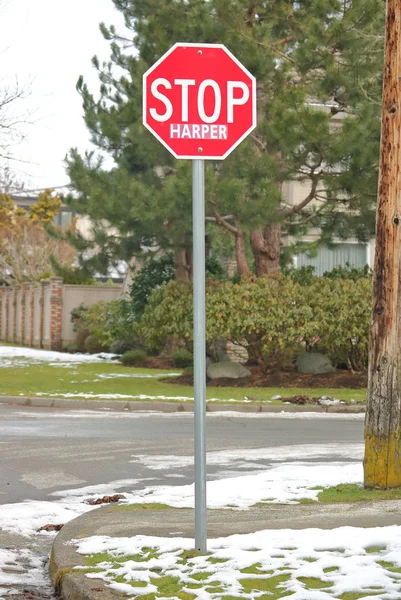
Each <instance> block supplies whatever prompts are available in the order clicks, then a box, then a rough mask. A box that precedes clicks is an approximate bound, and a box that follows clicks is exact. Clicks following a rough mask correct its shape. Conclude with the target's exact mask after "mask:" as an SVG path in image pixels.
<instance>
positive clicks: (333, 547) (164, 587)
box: [76, 527, 401, 600]
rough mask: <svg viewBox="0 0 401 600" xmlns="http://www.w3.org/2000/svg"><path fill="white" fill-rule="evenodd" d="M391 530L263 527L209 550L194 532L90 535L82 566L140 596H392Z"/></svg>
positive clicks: (398, 567)
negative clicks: (198, 546)
mask: <svg viewBox="0 0 401 600" xmlns="http://www.w3.org/2000/svg"><path fill="white" fill-rule="evenodd" d="M385 533H386V536H387V539H386V542H383V533H382V532H377V530H376V529H374V528H373V529H363V528H359V529H358V528H351V527H348V528H347V531H346V533H345V532H344V530H342V529H336V530H332V531H330V532H327V531H323V530H319V529H309V530H305V531H302V530H301V531H291V530H283V531H274V530H269V531H268V532H267V531H260V532H256V533H254V534H248V535H236V536H230V537H227V538H218V539H212V540H209V544H208V545H209V552H208V553H207V554H206V555H204V556H202V555H199V554H197V553H196V552H195V551H194V550H193V549H191V545H192V543H193V542H192V540H190V539H188V538H185V539H184V538H176V539H165V538H164V539H163V538H155V537H151V538H147V537H146V536H136V537H134V538H118V539H115V538H107V537H102V538H87V539H83V540H80V541H79V542H77V545H78V552H79V553H80V554H81V555H83V556H82V563H83V564H82V567H77V568H76V571H77V572H80V573H84V574H85V575H88V576H89V577H91V578H96V577H98V578H101V579H102V580H103V581H104V582H105V583H106V584H108V585H109V586H112V587H113V589H114V590H116V591H118V592H120V593H126V594H128V595H130V596H135V597H136V598H138V600H158V599H162V598H172V597H174V598H176V599H177V598H178V599H179V600H202V599H203V598H205V597H206V594H207V597H208V598H210V599H211V600H242V599H244V600H249V599H250V598H259V599H261V600H279V599H281V598H282V599H283V600H284V598H291V597H292V596H293V595H294V597H297V598H304V599H306V598H308V599H312V598H316V600H317V599H318V598H319V600H324V599H327V600H333V599H335V598H337V599H338V600H359V599H361V600H362V599H365V598H366V600H367V599H368V598H369V599H373V598H381V599H388V600H390V599H392V598H399V597H400V573H401V563H400V559H399V547H400V545H399V539H398V537H397V533H398V532H397V531H395V530H394V528H393V529H392V528H390V527H388V528H386V530H385ZM328 534H329V535H328ZM92 581H93V582H94V581H96V579H92ZM205 593H206V594H205Z"/></svg>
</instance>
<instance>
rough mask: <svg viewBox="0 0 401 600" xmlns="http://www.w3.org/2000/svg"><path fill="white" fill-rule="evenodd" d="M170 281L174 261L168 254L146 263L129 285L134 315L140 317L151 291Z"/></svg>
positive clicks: (172, 274) (172, 276)
mask: <svg viewBox="0 0 401 600" xmlns="http://www.w3.org/2000/svg"><path fill="white" fill-rule="evenodd" d="M172 279H174V259H173V257H172V256H171V255H170V254H164V255H163V256H159V257H157V258H153V259H152V260H149V261H148V262H146V263H145V264H144V265H143V267H142V268H141V269H140V270H139V271H138V273H137V275H135V277H134V279H133V281H132V285H131V290H130V296H131V299H132V307H133V312H134V314H135V315H136V316H137V317H140V316H141V315H142V313H143V311H144V310H145V306H146V304H147V303H148V300H149V296H150V294H151V293H152V292H153V290H155V289H157V288H158V287H160V286H161V285H164V284H165V283H167V282H168V281H171V280H172Z"/></svg>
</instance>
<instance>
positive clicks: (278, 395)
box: [270, 394, 281, 400]
mask: <svg viewBox="0 0 401 600" xmlns="http://www.w3.org/2000/svg"><path fill="white" fill-rule="evenodd" d="M270 399H271V400H281V396H280V394H276V395H275V396H272V397H271V398H270Z"/></svg>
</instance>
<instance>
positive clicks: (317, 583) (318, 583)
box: [298, 577, 333, 590]
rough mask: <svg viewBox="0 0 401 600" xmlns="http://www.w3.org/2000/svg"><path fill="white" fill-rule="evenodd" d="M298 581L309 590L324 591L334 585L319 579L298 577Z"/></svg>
mask: <svg viewBox="0 0 401 600" xmlns="http://www.w3.org/2000/svg"><path fill="white" fill-rule="evenodd" d="M298 581H301V582H302V583H303V584H304V586H305V587H306V588H308V589H309V590H323V589H325V588H329V587H331V586H332V585H333V584H332V582H331V581H323V580H322V579H319V578H318V577H298Z"/></svg>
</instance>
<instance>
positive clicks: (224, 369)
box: [207, 361, 252, 379]
mask: <svg viewBox="0 0 401 600" xmlns="http://www.w3.org/2000/svg"><path fill="white" fill-rule="evenodd" d="M250 375H252V373H251V372H250V371H248V369H246V368H245V367H244V366H243V365H241V364H240V363H236V362H229V361H226V362H218V363H213V364H212V365H209V366H208V368H207V376H208V377H209V379H219V378H221V377H227V378H229V379H241V378H242V377H249V376H250Z"/></svg>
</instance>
